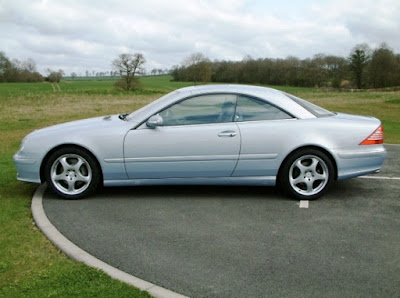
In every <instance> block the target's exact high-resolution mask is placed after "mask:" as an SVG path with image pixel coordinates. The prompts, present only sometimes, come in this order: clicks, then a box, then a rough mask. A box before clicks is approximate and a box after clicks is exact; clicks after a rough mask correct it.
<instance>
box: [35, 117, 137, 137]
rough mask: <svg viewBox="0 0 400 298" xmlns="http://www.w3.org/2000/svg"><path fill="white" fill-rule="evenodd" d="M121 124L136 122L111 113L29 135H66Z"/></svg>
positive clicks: (36, 131) (131, 124)
mask: <svg viewBox="0 0 400 298" xmlns="http://www.w3.org/2000/svg"><path fill="white" fill-rule="evenodd" d="M121 125H127V126H133V125H134V123H132V122H130V123H129V122H127V121H123V120H121V119H120V118H119V117H118V115H111V116H105V117H96V118H89V119H83V120H76V121H71V122H66V123H61V124H57V125H53V126H49V127H45V128H41V129H38V130H35V131H33V132H32V133H30V134H29V137H39V136H43V135H45V136H47V137H48V136H49V135H53V134H57V135H58V134H63V135H65V134H68V133H71V132H79V133H84V132H88V131H90V132H94V131H99V130H104V129H105V128H110V127H115V126H118V127H119V126H121Z"/></svg>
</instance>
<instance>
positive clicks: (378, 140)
mask: <svg viewBox="0 0 400 298" xmlns="http://www.w3.org/2000/svg"><path fill="white" fill-rule="evenodd" d="M376 144H383V126H382V125H381V126H379V127H378V128H377V129H376V130H375V131H374V132H373V133H372V134H371V135H370V136H369V137H368V138H366V139H365V140H364V141H362V142H361V143H360V145H376Z"/></svg>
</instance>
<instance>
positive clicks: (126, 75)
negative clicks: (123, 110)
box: [112, 53, 146, 91]
mask: <svg viewBox="0 0 400 298" xmlns="http://www.w3.org/2000/svg"><path fill="white" fill-rule="evenodd" d="M145 62H146V60H145V58H144V56H143V54H140V53H136V54H120V55H119V56H118V58H117V59H115V60H114V61H113V62H112V66H113V68H114V69H115V70H117V71H119V73H120V75H121V76H122V79H121V80H120V81H118V82H117V86H116V87H119V88H122V89H124V90H128V91H129V90H135V89H138V86H139V85H138V81H137V80H135V78H134V77H135V74H136V73H137V72H139V71H140V69H141V66H142V65H143V64H144V63H145Z"/></svg>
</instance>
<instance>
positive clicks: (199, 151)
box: [14, 85, 386, 200]
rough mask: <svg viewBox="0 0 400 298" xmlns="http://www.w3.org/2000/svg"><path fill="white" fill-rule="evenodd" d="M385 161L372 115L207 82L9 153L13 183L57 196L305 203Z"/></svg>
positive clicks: (41, 135)
mask: <svg viewBox="0 0 400 298" xmlns="http://www.w3.org/2000/svg"><path fill="white" fill-rule="evenodd" d="M385 157H386V150H385V148H384V146H383V127H382V125H381V122H380V121H379V120H378V119H376V118H373V117H365V116H355V115H348V114H342V113H333V112H330V111H327V110H325V109H323V108H321V107H318V106H316V105H314V104H311V103H309V102H307V101H305V100H302V99H300V98H297V97H295V96H293V95H290V94H287V93H284V92H281V91H278V90H275V89H270V88H264V87H255V86H244V85H207V86H198V87H187V88H183V89H178V90H176V91H174V92H172V93H169V94H167V95H165V96H163V97H161V98H159V99H158V100H156V101H154V102H152V103H151V104H149V105H147V106H145V107H143V108H141V109H139V110H137V111H135V112H133V113H131V114H122V115H112V116H106V117H99V118H93V119H87V120H80V121H74V122H69V123H64V124H59V125H55V126H51V127H48V128H43V129H40V130H36V131H34V132H32V133H30V134H29V135H28V136H26V137H25V138H24V140H23V141H22V143H21V148H20V150H19V151H18V152H17V153H16V154H15V155H14V161H15V164H16V167H17V170H18V179H19V180H21V181H26V182H34V183H42V182H45V181H46V182H47V183H48V185H49V186H50V188H51V189H52V190H53V191H55V192H56V193H57V194H58V195H59V196H61V197H63V198H67V199H78V198H82V197H85V196H87V195H89V194H92V193H93V192H95V191H96V189H98V187H99V186H101V185H104V186H128V185H161V184H164V185H165V184H167V185H173V184H179V185H182V184H191V185H195V184H196V185H199V184H207V185H268V186H273V185H276V184H279V185H280V186H281V187H282V189H283V190H284V191H285V192H286V193H288V194H289V195H291V196H293V197H294V198H296V199H304V200H312V199H316V198H318V197H320V196H321V195H322V194H324V193H325V191H326V190H327V188H328V186H329V185H330V184H331V183H332V182H333V181H334V180H343V179H348V178H352V177H356V176H360V175H365V174H369V173H374V172H378V171H379V170H380V168H381V166H382V164H383V161H384V159H385Z"/></svg>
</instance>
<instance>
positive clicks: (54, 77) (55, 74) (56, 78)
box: [47, 68, 65, 83]
mask: <svg viewBox="0 0 400 298" xmlns="http://www.w3.org/2000/svg"><path fill="white" fill-rule="evenodd" d="M47 73H48V74H49V76H48V79H49V81H50V82H51V83H60V81H61V78H62V77H63V76H64V75H65V73H64V71H63V70H62V69H59V70H58V71H54V70H51V69H50V68H48V69H47Z"/></svg>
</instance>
